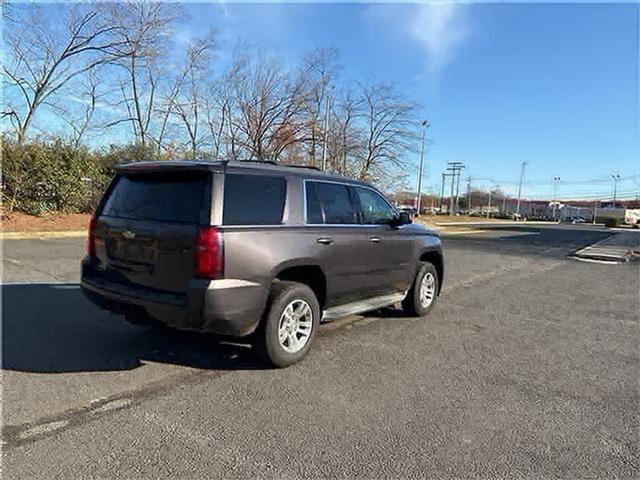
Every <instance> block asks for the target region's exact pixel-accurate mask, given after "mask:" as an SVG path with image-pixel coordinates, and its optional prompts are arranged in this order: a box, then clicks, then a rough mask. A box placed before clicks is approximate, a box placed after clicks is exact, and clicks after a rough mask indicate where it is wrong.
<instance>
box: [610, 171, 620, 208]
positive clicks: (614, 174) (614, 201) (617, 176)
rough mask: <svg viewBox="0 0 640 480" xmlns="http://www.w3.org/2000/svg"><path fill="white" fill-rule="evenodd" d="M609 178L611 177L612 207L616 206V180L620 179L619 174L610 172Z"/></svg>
mask: <svg viewBox="0 0 640 480" xmlns="http://www.w3.org/2000/svg"><path fill="white" fill-rule="evenodd" d="M611 178H613V208H616V197H617V196H618V181H619V180H620V174H619V173H612V174H611Z"/></svg>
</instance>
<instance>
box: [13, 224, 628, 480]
mask: <svg viewBox="0 0 640 480" xmlns="http://www.w3.org/2000/svg"><path fill="white" fill-rule="evenodd" d="M607 235H608V234H607V233H605V232H603V231H601V230H599V229H592V228H587V227H571V226H566V227H561V226H559V227H553V228H539V227H526V228H517V227H513V228H512V229H511V230H510V231H505V230H493V229H490V230H489V231H485V232H480V233H475V234H468V235H457V236H451V237H445V238H444V239H443V243H444V247H445V255H446V277H445V286H444V290H443V294H442V296H441V297H440V299H439V303H438V304H437V306H436V308H435V309H434V310H433V312H432V313H431V314H430V315H429V316H428V317H426V318H406V317H402V316H400V315H398V314H397V312H393V311H390V310H384V311H380V312H375V313H373V314H371V315H368V316H359V317H350V318H348V319H344V320H339V321H336V322H333V323H330V324H326V325H324V326H322V327H321V330H320V335H319V337H318V338H317V343H316V344H315V345H314V348H313V349H312V352H311V354H310V355H309V357H308V358H307V359H306V360H305V361H303V362H302V363H300V364H298V365H294V366H293V367H290V368H288V369H284V370H269V369H264V368H263V367H262V366H261V365H260V364H259V363H256V361H255V360H254V358H253V356H252V354H251V352H250V351H249V350H248V349H247V348H246V347H244V346H241V345H230V344H224V343H220V342H219V341H217V340H216V339H214V338H210V337H199V336H194V335H189V334H174V333H168V332H156V331H153V330H147V329H144V328H138V327H134V326H130V325H128V324H126V323H125V322H124V321H123V320H122V319H120V318H119V317H117V316H113V315H110V314H108V313H105V312H102V311H100V310H98V309H97V308H95V307H93V306H92V305H91V304H90V303H89V302H88V301H86V300H85V299H84V298H83V296H82V294H81V292H80V290H79V289H78V287H77V284H76V282H77V281H78V262H79V259H80V257H81V256H82V254H83V250H84V241H83V240H82V239H47V240H39V239H34V240H8V241H5V242H4V255H3V269H4V271H3V281H4V282H5V285H4V286H3V288H2V301H3V344H2V347H3V352H2V360H3V365H2V366H3V387H4V392H3V419H4V424H5V431H4V438H3V442H4V445H3V455H4V458H3V476H4V478H12V479H13V478H43V477H46V478H80V477H83V478H89V477H93V478H123V479H130V478H151V477H153V478H159V477H168V476H171V477H182V478H254V477H258V478H273V477H277V478H319V477H325V478H326V477H330V478H344V477H348V478H382V477H397V478H410V477H412V478H415V477H420V478H424V477H430V478H431V477H437V478H483V479H484V478H505V477H520V478H522V477H526V478H637V477H638V475H639V474H640V470H639V469H640V460H639V455H640V448H639V436H638V432H639V427H640V425H639V413H640V411H639V405H640V395H639V392H638V372H639V371H640V357H639V349H638V340H639V338H640V337H639V330H638V327H639V319H638V314H639V312H640V303H639V295H638V291H639V289H640V281H639V274H640V270H639V266H640V262H629V263H626V264H620V265H604V264H597V263H582V262H579V261H576V260H573V259H569V258H567V255H568V254H570V253H571V252H573V251H575V250H578V249H580V248H583V247H585V246H587V245H589V244H592V243H595V242H597V241H599V240H601V239H603V238H605V237H606V236H607Z"/></svg>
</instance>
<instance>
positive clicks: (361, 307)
mask: <svg viewBox="0 0 640 480" xmlns="http://www.w3.org/2000/svg"><path fill="white" fill-rule="evenodd" d="M404 297H405V294H404V293H392V294H389V295H381V296H379V297H373V298H368V299H367V300H360V301H358V302H352V303H346V304H344V305H338V306H337V307H331V308H328V309H326V310H324V311H323V312H322V321H323V322H326V321H328V320H335V319H336V318H340V317H347V316H349V315H356V314H358V313H362V312H368V311H370V310H377V309H378V308H382V307H388V306H389V305H393V304H394V303H397V302H400V301H402V299H404Z"/></svg>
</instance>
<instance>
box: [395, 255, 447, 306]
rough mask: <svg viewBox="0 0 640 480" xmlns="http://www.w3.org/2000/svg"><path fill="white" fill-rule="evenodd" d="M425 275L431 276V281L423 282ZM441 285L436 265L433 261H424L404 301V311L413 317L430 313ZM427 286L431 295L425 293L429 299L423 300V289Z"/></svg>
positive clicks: (425, 297)
mask: <svg viewBox="0 0 640 480" xmlns="http://www.w3.org/2000/svg"><path fill="white" fill-rule="evenodd" d="M425 277H427V279H429V278H430V279H431V281H429V280H425V281H424V282H423V280H424V279H425ZM439 286H440V279H439V278H438V271H437V270H436V267H434V266H433V264H432V263H429V262H423V263H422V266H421V267H420V269H419V270H418V273H417V275H416V278H415V279H414V281H413V285H412V286H411V288H410V289H409V291H408V292H407V296H406V297H405V298H404V300H403V301H402V309H403V310H404V312H405V313H406V314H407V315H410V316H412V317H423V316H424V315H426V314H428V313H429V312H430V311H431V309H432V308H433V306H434V305H435V303H436V300H437V298H438V289H439ZM425 288H428V289H429V291H430V296H429V295H428V293H425V296H424V299H425V300H427V298H428V301H423V296H422V295H421V293H422V292H421V290H423V289H425Z"/></svg>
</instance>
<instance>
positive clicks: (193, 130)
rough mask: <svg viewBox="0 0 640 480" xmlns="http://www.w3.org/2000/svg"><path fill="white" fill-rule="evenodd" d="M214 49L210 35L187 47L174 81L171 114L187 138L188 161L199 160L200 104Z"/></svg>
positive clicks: (200, 142)
mask: <svg viewBox="0 0 640 480" xmlns="http://www.w3.org/2000/svg"><path fill="white" fill-rule="evenodd" d="M214 46H215V42H214V38H213V33H210V34H209V35H208V36H207V37H205V38H203V39H201V40H197V41H196V42H194V43H192V44H190V45H189V46H188V47H187V52H186V59H185V64H184V67H183V69H182V71H181V72H180V74H179V75H178V79H177V80H176V85H177V94H176V95H175V96H174V98H173V107H174V108H173V113H174V114H175V115H176V116H177V117H178V118H179V119H180V122H181V124H182V125H183V127H184V130H185V132H186V134H187V137H188V142H187V143H188V145H189V152H190V156H191V158H194V159H195V158H197V157H198V149H199V147H200V146H201V144H202V143H203V142H204V140H203V138H202V135H200V133H199V127H200V124H201V122H202V118H201V113H202V112H201V109H202V107H201V104H203V103H204V98H203V97H204V92H205V91H206V89H207V73H208V72H209V64H210V62H211V57H212V53H213V49H214Z"/></svg>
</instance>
